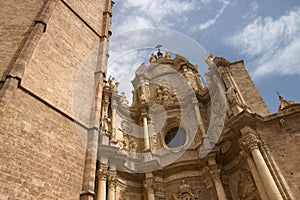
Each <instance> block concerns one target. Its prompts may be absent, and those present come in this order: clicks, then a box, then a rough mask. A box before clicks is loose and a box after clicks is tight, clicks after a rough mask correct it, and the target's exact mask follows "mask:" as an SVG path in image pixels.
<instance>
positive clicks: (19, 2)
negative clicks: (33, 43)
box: [0, 0, 46, 80]
mask: <svg viewBox="0 0 300 200" xmlns="http://www.w3.org/2000/svg"><path fill="white" fill-rule="evenodd" d="M45 2H46V1H45V0H44V1H43V0H14V1H12V0H9V1H1V6H0V66H1V67H0V77H1V80H4V78H5V75H6V74H7V73H8V72H9V70H10V68H11V66H12V63H13V62H14V60H15V59H16V57H17V56H18V54H19V53H20V51H21V50H22V47H23V45H24V43H25V41H26V39H27V38H28V35H29V33H30V32H31V30H32V27H33V23H34V19H35V18H36V17H37V16H38V15H39V12H40V11H41V9H42V8H43V6H44V4H45Z"/></svg>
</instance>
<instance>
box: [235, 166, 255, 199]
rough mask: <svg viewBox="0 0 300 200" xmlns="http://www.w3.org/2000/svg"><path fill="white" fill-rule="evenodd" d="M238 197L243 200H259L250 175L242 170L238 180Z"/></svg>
mask: <svg viewBox="0 0 300 200" xmlns="http://www.w3.org/2000/svg"><path fill="white" fill-rule="evenodd" d="M238 197H239V199H243V200H259V199H260V198H259V197H258V193H257V189H256V186H255V184H254V180H253V177H252V175H251V173H250V172H249V171H247V170H242V171H241V172H240V174H239V180H238Z"/></svg>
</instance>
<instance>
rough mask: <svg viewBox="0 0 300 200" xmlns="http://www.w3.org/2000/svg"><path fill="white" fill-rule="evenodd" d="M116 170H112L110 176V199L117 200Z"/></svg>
mask: <svg viewBox="0 0 300 200" xmlns="http://www.w3.org/2000/svg"><path fill="white" fill-rule="evenodd" d="M116 184H117V179H116V171H110V173H109V176H108V194H107V196H108V200H115V199H116Z"/></svg>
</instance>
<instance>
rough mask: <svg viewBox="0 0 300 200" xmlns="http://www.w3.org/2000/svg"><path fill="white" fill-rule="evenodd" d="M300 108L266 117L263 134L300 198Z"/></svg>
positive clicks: (290, 184) (279, 165) (292, 188)
mask: <svg viewBox="0 0 300 200" xmlns="http://www.w3.org/2000/svg"><path fill="white" fill-rule="evenodd" d="M299 124H300V108H299V107H298V108H294V109H289V110H286V111H282V112H279V113H276V114H272V115H270V116H268V117H267V118H266V119H265V125H264V128H263V131H262V132H263V134H264V136H265V137H266V139H267V142H268V144H269V145H270V150H271V152H272V155H273V156H274V159H275V161H276V163H277V164H278V167H279V168H280V170H281V172H282V174H283V176H284V177H285V179H286V181H287V183H288V185H289V187H290V188H291V190H292V192H293V194H294V195H295V197H296V199H299V198H300V188H299V185H300V157H299V152H300V127H299Z"/></svg>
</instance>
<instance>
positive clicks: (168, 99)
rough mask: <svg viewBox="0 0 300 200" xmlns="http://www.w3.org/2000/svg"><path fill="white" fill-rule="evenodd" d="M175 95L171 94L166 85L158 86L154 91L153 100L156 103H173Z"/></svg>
mask: <svg viewBox="0 0 300 200" xmlns="http://www.w3.org/2000/svg"><path fill="white" fill-rule="evenodd" d="M175 99H176V96H175V95H174V94H172V93H171V92H170V91H169V90H168V89H167V88H166V87H163V86H159V87H157V88H156V92H155V102H156V103H158V104H164V105H170V104H173V103H174V101H175Z"/></svg>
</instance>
